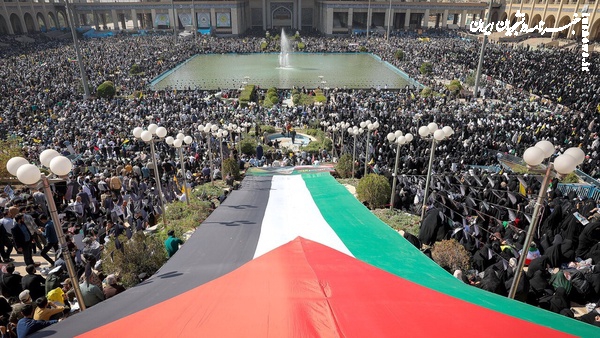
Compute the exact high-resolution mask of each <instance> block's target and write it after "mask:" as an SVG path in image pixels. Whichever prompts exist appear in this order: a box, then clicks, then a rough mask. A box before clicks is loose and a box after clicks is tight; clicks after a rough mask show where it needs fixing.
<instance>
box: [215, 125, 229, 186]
mask: <svg viewBox="0 0 600 338" xmlns="http://www.w3.org/2000/svg"><path fill="white" fill-rule="evenodd" d="M214 135H215V136H216V137H217V138H218V139H219V152H220V153H221V179H223V177H224V176H223V138H224V137H227V135H229V132H228V131H227V130H225V129H221V128H219V129H218V130H217V131H216V132H215V133H214Z"/></svg>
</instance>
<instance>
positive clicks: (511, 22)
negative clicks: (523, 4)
mask: <svg viewBox="0 0 600 338" xmlns="http://www.w3.org/2000/svg"><path fill="white" fill-rule="evenodd" d="M515 14H516V13H512V14H511V15H510V25H511V26H514V25H515V23H516V22H517V16H516V15H515Z"/></svg>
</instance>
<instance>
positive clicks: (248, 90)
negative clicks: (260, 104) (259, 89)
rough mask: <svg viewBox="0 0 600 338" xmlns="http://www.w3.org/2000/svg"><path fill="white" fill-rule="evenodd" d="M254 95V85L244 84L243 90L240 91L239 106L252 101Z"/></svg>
mask: <svg viewBox="0 0 600 338" xmlns="http://www.w3.org/2000/svg"><path fill="white" fill-rule="evenodd" d="M255 96H256V86H255V85H246V86H245V87H244V90H242V92H241V93H240V96H239V101H240V106H241V107H242V108H243V107H247V106H248V103H250V101H253V100H254V98H255Z"/></svg>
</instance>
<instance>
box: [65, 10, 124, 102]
mask: <svg viewBox="0 0 600 338" xmlns="http://www.w3.org/2000/svg"><path fill="white" fill-rule="evenodd" d="M65 6H66V7H67V18H68V19H69V28H70V29H71V35H72V37H73V45H74V47H75V55H76V56H77V65H78V66H79V75H80V76H81V84H82V85H83V93H84V97H83V98H84V99H87V98H88V97H90V87H89V85H88V78H87V74H86V73H85V67H84V66H83V60H82V58H81V51H80V50H79V40H78V39H77V32H76V31H75V21H74V18H73V12H72V11H71V6H69V1H68V0H65ZM115 28H116V27H115Z"/></svg>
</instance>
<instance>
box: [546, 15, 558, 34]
mask: <svg viewBox="0 0 600 338" xmlns="http://www.w3.org/2000/svg"><path fill="white" fill-rule="evenodd" d="M544 22H545V24H544V27H549V28H554V23H556V18H555V17H554V15H549V16H548V17H547V18H546V20H544ZM543 36H544V37H547V38H551V37H552V33H546V34H544V35H543Z"/></svg>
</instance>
